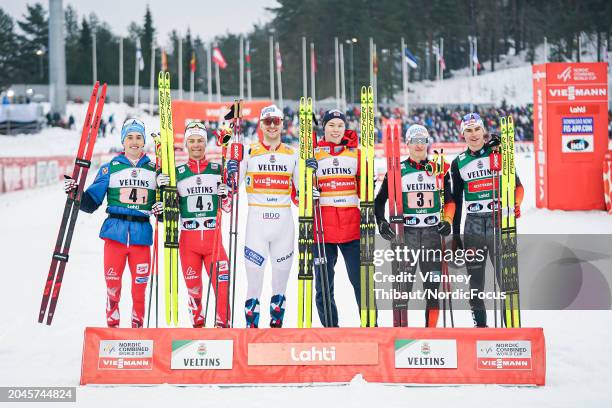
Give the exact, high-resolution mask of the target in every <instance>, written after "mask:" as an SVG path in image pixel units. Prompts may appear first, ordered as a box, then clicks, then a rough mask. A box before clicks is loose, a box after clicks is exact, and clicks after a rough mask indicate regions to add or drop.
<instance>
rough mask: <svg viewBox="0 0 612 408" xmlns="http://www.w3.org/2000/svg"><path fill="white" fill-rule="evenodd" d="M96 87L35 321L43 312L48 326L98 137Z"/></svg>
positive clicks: (100, 102)
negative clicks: (72, 185)
mask: <svg viewBox="0 0 612 408" xmlns="http://www.w3.org/2000/svg"><path fill="white" fill-rule="evenodd" d="M99 88H100V83H99V82H96V84H95V85H94V87H93V91H92V93H91V97H90V98H89V105H88V106H87V114H86V115H85V122H84V123H83V129H82V131H81V140H80V142H79V148H78V151H77V156H76V160H75V162H74V168H73V170H72V179H74V180H75V181H76V183H77V186H78V187H77V188H76V189H74V190H72V191H71V192H70V193H69V194H68V197H67V198H66V205H65V206H64V213H63V215H62V221H61V224H60V228H59V233H58V235H57V240H56V243H55V248H54V250H53V256H52V258H51V266H50V267H49V273H48V275H47V281H46V283H45V288H44V292H43V297H42V302H41V304H40V311H39V313H38V323H42V322H43V321H44V320H45V315H46V316H47V320H46V324H47V325H51V322H52V321H53V316H54V315H55V309H56V307H57V301H58V298H59V293H60V289H61V287H62V281H63V279H64V271H65V270H66V264H67V263H68V258H69V255H68V253H69V252H70V244H71V242H72V235H73V233H74V226H75V224H76V220H77V216H78V214H79V209H80V207H81V198H82V196H83V190H84V187H85V180H86V179H87V173H88V171H89V168H90V167H91V156H92V154H93V149H94V145H95V143H96V139H97V137H98V129H99V127H100V118H101V116H102V109H103V108H104V101H105V99H106V84H104V85H102V90H101V91H100V95H99V97H98V90H99ZM96 100H97V106H96ZM94 109H95V113H94Z"/></svg>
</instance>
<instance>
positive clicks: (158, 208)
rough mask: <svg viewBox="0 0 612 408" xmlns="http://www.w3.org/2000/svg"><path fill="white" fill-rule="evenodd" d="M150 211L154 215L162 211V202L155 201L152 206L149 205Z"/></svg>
mask: <svg viewBox="0 0 612 408" xmlns="http://www.w3.org/2000/svg"><path fill="white" fill-rule="evenodd" d="M151 212H152V213H153V215H155V216H156V217H157V216H158V215H161V214H162V213H163V212H164V205H163V204H162V202H161V201H158V202H156V203H155V204H153V207H151Z"/></svg>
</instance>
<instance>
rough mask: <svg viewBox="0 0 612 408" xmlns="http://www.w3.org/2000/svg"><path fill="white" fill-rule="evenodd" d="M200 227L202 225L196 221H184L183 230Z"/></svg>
mask: <svg viewBox="0 0 612 408" xmlns="http://www.w3.org/2000/svg"><path fill="white" fill-rule="evenodd" d="M199 226H200V223H199V222H197V221H195V220H187V221H183V228H185V229H186V230H194V229H198V227H199Z"/></svg>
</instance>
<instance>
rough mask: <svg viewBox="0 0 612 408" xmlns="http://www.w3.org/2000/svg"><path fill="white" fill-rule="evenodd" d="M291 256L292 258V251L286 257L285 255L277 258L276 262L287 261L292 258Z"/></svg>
mask: <svg viewBox="0 0 612 408" xmlns="http://www.w3.org/2000/svg"><path fill="white" fill-rule="evenodd" d="M292 256H293V251H291V252H290V253H289V254H287V255H285V256H281V257H280V258H278V259H277V260H276V262H277V263H278V262H283V261H286V260H288V259H291V257H292Z"/></svg>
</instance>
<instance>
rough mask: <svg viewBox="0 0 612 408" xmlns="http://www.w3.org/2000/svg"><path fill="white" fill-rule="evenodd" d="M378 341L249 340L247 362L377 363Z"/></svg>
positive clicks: (283, 363) (267, 363)
mask: <svg viewBox="0 0 612 408" xmlns="http://www.w3.org/2000/svg"><path fill="white" fill-rule="evenodd" d="M375 364H378V344H377V343H249V345H248V365H280V366H291V365H375Z"/></svg>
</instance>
